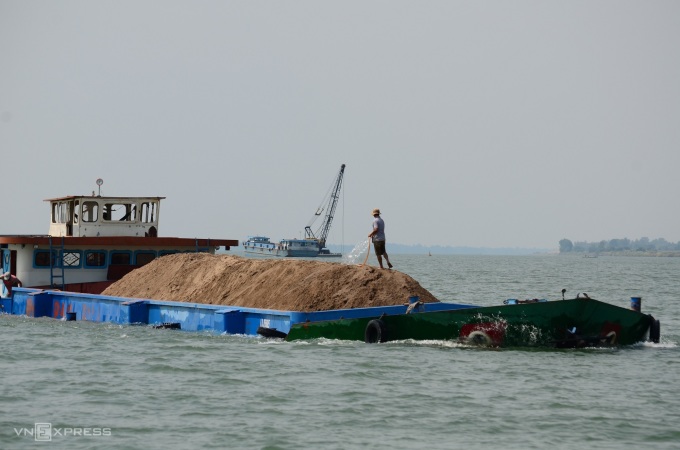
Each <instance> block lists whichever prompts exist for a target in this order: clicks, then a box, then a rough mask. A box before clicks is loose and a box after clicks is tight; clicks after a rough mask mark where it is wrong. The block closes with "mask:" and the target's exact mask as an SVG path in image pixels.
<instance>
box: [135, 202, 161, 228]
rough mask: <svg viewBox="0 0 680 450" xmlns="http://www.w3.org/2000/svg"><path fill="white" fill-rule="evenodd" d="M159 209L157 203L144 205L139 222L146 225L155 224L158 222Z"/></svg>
mask: <svg viewBox="0 0 680 450" xmlns="http://www.w3.org/2000/svg"><path fill="white" fill-rule="evenodd" d="M157 209H158V203H157V202H144V203H142V214H140V217H139V220H141V221H142V222H144V223H154V222H155V221H156V215H157Z"/></svg>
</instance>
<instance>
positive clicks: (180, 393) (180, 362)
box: [0, 255, 680, 449]
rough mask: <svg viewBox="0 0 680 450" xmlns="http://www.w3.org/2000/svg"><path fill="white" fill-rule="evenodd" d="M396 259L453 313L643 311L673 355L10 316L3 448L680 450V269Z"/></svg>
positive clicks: (674, 264) (571, 260) (607, 261)
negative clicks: (42, 427) (536, 308)
mask: <svg viewBox="0 0 680 450" xmlns="http://www.w3.org/2000/svg"><path fill="white" fill-rule="evenodd" d="M390 259H391V260H392V262H393V263H394V264H395V268H396V269H398V270H400V271H403V272H406V273H408V274H409V275H411V276H412V277H414V278H415V279H416V280H418V281H419V282H420V283H421V285H423V286H424V287H425V288H426V289H428V290H429V291H431V292H432V293H433V294H434V295H435V296H436V297H437V298H439V299H440V300H443V301H458V302H465V303H473V304H479V305H484V306H488V305H494V304H500V303H501V302H502V301H503V300H504V299H506V298H520V299H524V298H547V299H559V298H561V293H560V291H561V290H562V288H565V289H567V291H568V292H567V296H574V295H575V294H576V293H579V292H587V293H588V294H589V295H590V296H591V297H593V298H597V299H600V300H603V301H606V302H609V303H613V304H617V305H619V306H623V307H628V306H629V304H630V297H634V296H640V297H642V299H643V300H642V308H643V311H644V312H647V313H651V314H653V315H654V316H655V317H656V318H658V319H660V320H661V323H662V330H661V333H662V337H661V343H659V344H651V343H642V344H638V345H634V346H631V347H624V348H616V349H602V348H599V349H598V348H593V349H581V350H535V349H534V350H529V349H502V350H492V349H477V348H467V347H463V346H459V345H457V344H454V343H450V342H441V341H433V342H418V343H416V342H392V343H387V344H380V345H367V344H364V343H361V342H340V341H311V342H295V343H286V342H280V341H273V340H266V339H260V338H251V337H241V336H220V335H213V334H208V333H185V332H181V331H173V330H156V329H152V328H149V327H140V326H118V325H111V324H94V323H87V322H65V321H57V320H53V319H43V318H40V319H30V318H26V317H15V316H0V341H1V342H2V343H3V344H4V345H3V350H4V351H3V354H2V357H0V374H2V384H1V386H2V387H1V388H0V389H1V391H0V393H1V394H2V397H1V399H0V412H1V414H0V448H1V449H11V448H47V447H48V446H49V447H57V448H68V449H90V448H140V449H156V448H157V449H168V448H256V449H259V448H267V449H299V448H310V449H316V448H324V449H326V448H328V449H336V448H337V449H354V448H357V449H358V448H397V449H411V448H437V449H448V448H461V449H462V448H464V449H489V448H503V449H526V448H535V449H545V448H564V449H572V448H573V449H582V448H589V449H620V448H654V449H657V448H658V449H672V448H675V449H677V448H679V447H680V431H679V430H680V428H679V427H678V424H679V423H680V350H679V347H678V342H679V341H680V333H679V332H678V326H679V325H680V324H679V323H678V321H679V319H678V317H680V314H679V313H680V306H678V305H679V302H680V276H679V274H680V258H644V257H599V258H578V257H559V256H438V255H435V256H425V255H423V256H420V255H392V256H391V258H390ZM370 262H372V263H373V264H375V260H374V259H371V258H369V263H370ZM36 424H48V425H49V426H50V427H51V434H50V436H51V437H52V440H51V442H39V441H36V439H35V432H36V427H38V426H37V425H36ZM30 433H33V435H31V434H30Z"/></svg>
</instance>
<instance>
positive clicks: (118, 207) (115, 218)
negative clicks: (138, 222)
mask: <svg viewBox="0 0 680 450" xmlns="http://www.w3.org/2000/svg"><path fill="white" fill-rule="evenodd" d="M102 217H103V220H107V221H111V222H133V221H134V220H135V205H134V204H133V203H104V212H103V213H102Z"/></svg>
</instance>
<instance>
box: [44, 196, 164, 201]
mask: <svg viewBox="0 0 680 450" xmlns="http://www.w3.org/2000/svg"><path fill="white" fill-rule="evenodd" d="M79 198H97V199H103V200H107V199H111V200H159V201H160V200H163V199H164V198H165V197H113V196H102V195H96V196H93V195H67V196H66V197H55V198H46V199H45V200H44V201H46V202H54V201H64V200H75V199H79Z"/></svg>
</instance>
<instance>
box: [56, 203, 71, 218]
mask: <svg viewBox="0 0 680 450" xmlns="http://www.w3.org/2000/svg"><path fill="white" fill-rule="evenodd" d="M69 206H70V203H69V202H54V203H52V223H68V222H69V216H70V208H69Z"/></svg>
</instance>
